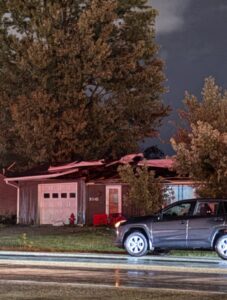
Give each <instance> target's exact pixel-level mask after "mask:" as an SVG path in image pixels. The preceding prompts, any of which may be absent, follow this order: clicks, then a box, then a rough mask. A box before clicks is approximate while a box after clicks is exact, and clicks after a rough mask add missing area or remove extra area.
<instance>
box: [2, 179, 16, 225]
mask: <svg viewBox="0 0 227 300" xmlns="http://www.w3.org/2000/svg"><path fill="white" fill-rule="evenodd" d="M4 181H5V183H6V184H8V185H10V186H12V187H14V188H16V189H17V224H19V219H20V218H19V212H20V188H19V186H18V185H17V184H14V183H11V182H9V181H8V180H7V179H6V178H5V179H4Z"/></svg>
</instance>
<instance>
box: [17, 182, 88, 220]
mask: <svg viewBox="0 0 227 300" xmlns="http://www.w3.org/2000/svg"><path fill="white" fill-rule="evenodd" d="M46 183H47V184H54V183H61V184H64V183H77V187H78V189H77V214H76V212H73V211H72V212H70V214H71V213H74V214H75V217H76V222H77V224H84V223H85V200H84V198H85V188H84V187H85V183H84V180H83V179H80V180H57V179H54V180H42V181H26V182H21V183H20V196H19V223H20V224H40V211H39V210H42V209H45V208H42V207H41V206H40V205H39V203H40V201H39V192H38V191H39V185H40V184H46ZM58 204H59V203H58V201H56V207H57V205H58ZM59 209H62V208H61V207H59ZM70 214H69V216H68V217H70ZM65 221H66V222H67V218H66V220H65Z"/></svg>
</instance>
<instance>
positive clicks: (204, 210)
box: [193, 201, 219, 217]
mask: <svg viewBox="0 0 227 300" xmlns="http://www.w3.org/2000/svg"><path fill="white" fill-rule="evenodd" d="M218 207H219V202H217V201H207V202H206V201H201V202H200V201H198V202H197V204H196V206H195V210H194V213H193V216H197V217H213V216H217V214H218Z"/></svg>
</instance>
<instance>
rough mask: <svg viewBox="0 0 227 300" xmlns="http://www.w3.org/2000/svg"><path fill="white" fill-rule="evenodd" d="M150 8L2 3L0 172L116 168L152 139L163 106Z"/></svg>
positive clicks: (82, 1) (129, 0)
mask: <svg viewBox="0 0 227 300" xmlns="http://www.w3.org/2000/svg"><path fill="white" fill-rule="evenodd" d="M155 16H156V11H155V10H154V9H153V8H151V7H148V6H146V1H145V0H118V1H117V0H87V1H86V0H70V1H69V0H55V1H52V0H27V1H23V0H10V1H8V0H2V1H1V3H0V20H1V26H0V164H1V165H5V164H8V163H10V162H12V161H13V160H16V161H17V163H18V165H20V164H21V165H24V164H25V162H26V164H30V165H32V164H34V163H40V162H54V161H69V160H73V159H75V158H77V157H81V158H83V159H97V158H103V157H108V158H116V157H119V156H120V155H124V154H126V153H128V152H130V151H136V150H137V148H138V141H139V140H141V139H143V138H145V137H152V136H153V135H154V134H155V132H156V130H157V128H158V126H159V125H160V122H161V119H162V117H163V116H165V115H166V113H167V108H166V107H164V105H163V103H162V101H161V98H160V97H161V94H162V93H163V91H164V88H163V81H164V75H163V63H162V61H161V60H160V59H159V58H158V57H157V45H156V44H155V36H154V22H155Z"/></svg>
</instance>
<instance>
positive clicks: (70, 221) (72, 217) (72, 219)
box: [69, 213, 76, 225]
mask: <svg viewBox="0 0 227 300" xmlns="http://www.w3.org/2000/svg"><path fill="white" fill-rule="evenodd" d="M75 220H76V218H75V215H74V213H71V215H70V217H69V224H70V225H74V224H75Z"/></svg>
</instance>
